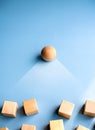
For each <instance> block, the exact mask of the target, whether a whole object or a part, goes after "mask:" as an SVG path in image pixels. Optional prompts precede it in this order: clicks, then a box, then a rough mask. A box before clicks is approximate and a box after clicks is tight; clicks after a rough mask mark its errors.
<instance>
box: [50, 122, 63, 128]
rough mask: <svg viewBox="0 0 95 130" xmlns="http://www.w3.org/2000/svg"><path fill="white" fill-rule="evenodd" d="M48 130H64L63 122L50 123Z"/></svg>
mask: <svg viewBox="0 0 95 130" xmlns="http://www.w3.org/2000/svg"><path fill="white" fill-rule="evenodd" d="M50 130H64V124H63V120H52V121H50Z"/></svg>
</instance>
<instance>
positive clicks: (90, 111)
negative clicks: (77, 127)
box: [84, 100, 95, 117]
mask: <svg viewBox="0 0 95 130" xmlns="http://www.w3.org/2000/svg"><path fill="white" fill-rule="evenodd" d="M84 115H87V116H92V117H94V116H95V101H91V100H87V101H86V103H85V107H84Z"/></svg>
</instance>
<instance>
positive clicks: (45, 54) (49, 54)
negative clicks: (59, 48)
mask: <svg viewBox="0 0 95 130" xmlns="http://www.w3.org/2000/svg"><path fill="white" fill-rule="evenodd" d="M41 56H42V59H43V60H45V61H52V60H54V59H55V57H56V50H55V48H54V47H52V46H46V47H44V48H43V49H42V51H41Z"/></svg>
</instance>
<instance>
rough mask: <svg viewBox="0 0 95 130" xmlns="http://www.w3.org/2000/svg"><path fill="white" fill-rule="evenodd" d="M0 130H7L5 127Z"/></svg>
mask: <svg viewBox="0 0 95 130" xmlns="http://www.w3.org/2000/svg"><path fill="white" fill-rule="evenodd" d="M0 130H9V129H8V128H7V127H4V128H0Z"/></svg>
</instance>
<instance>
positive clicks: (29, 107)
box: [23, 99, 38, 116]
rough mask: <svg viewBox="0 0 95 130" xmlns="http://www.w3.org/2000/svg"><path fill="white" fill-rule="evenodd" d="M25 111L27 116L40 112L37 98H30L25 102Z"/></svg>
mask: <svg viewBox="0 0 95 130" xmlns="http://www.w3.org/2000/svg"><path fill="white" fill-rule="evenodd" d="M23 105H24V111H25V114H26V115H27V116H29V115H32V114H36V113H38V106H37V102H36V99H30V100H26V101H24V102H23Z"/></svg>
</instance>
